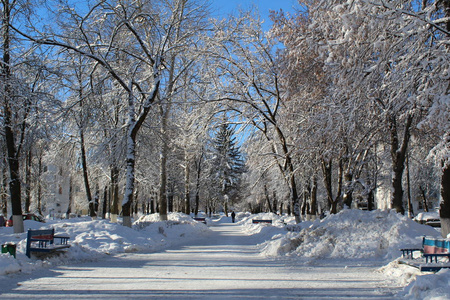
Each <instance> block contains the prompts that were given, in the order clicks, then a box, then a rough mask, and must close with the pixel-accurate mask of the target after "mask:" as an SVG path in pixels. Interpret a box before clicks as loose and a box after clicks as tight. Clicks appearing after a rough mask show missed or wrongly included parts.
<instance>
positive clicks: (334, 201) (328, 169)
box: [322, 158, 343, 214]
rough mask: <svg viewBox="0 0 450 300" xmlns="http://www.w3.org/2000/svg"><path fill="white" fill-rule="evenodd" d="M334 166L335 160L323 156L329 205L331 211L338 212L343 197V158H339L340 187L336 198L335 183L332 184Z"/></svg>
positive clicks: (324, 179) (324, 177) (323, 170)
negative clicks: (334, 192) (334, 194)
mask: <svg viewBox="0 0 450 300" xmlns="http://www.w3.org/2000/svg"><path fill="white" fill-rule="evenodd" d="M332 168H333V161H332V160H331V159H329V160H327V159H325V158H322V172H323V182H324V185H325V191H326V193H327V201H328V207H329V209H330V213H332V214H336V213H337V207H338V203H339V201H340V200H341V197H342V195H341V194H342V177H343V166H342V160H339V165H338V168H339V169H338V187H337V193H336V198H334V197H333V185H332Z"/></svg>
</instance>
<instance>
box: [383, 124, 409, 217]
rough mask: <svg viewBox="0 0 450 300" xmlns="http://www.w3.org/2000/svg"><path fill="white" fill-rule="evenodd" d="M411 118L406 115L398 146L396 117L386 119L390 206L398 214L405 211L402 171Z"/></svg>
mask: <svg viewBox="0 0 450 300" xmlns="http://www.w3.org/2000/svg"><path fill="white" fill-rule="evenodd" d="M412 120H413V116H412V115H408V117H407V118H406V121H405V128H404V132H403V141H402V144H401V145H400V141H399V138H398V128H397V119H396V116H394V115H390V116H389V118H388V123H389V124H388V125H389V131H390V140H391V158H392V189H393V192H392V195H391V206H392V208H393V209H395V210H396V211H397V212H398V213H401V214H404V213H405V209H404V207H403V185H402V178H403V171H404V169H405V159H406V153H407V149H408V143H409V138H410V135H411V133H410V129H411V124H412Z"/></svg>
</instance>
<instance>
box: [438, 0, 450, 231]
mask: <svg viewBox="0 0 450 300" xmlns="http://www.w3.org/2000/svg"><path fill="white" fill-rule="evenodd" d="M442 5H443V7H444V11H445V16H446V17H447V18H448V19H447V22H446V27H447V32H449V31H450V2H449V1H442ZM447 48H448V46H447ZM449 92H450V91H449V90H448V89H447V96H448V94H449ZM444 139H445V144H444V147H446V149H447V151H449V150H448V149H449V148H450V133H449V132H446V133H445V135H444ZM447 155H448V152H447ZM442 164H443V166H442V177H441V205H440V209H439V215H440V217H441V235H442V237H444V238H446V237H448V236H449V234H450V161H449V158H448V157H447V159H446V160H444V161H443V162H442Z"/></svg>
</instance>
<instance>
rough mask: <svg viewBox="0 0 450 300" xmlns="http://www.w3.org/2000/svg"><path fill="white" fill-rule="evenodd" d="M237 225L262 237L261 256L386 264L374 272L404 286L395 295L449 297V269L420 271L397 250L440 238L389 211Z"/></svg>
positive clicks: (248, 221)
mask: <svg viewBox="0 0 450 300" xmlns="http://www.w3.org/2000/svg"><path fill="white" fill-rule="evenodd" d="M255 218H256V219H271V220H272V222H273V225H268V224H252V221H251V220H252V219H255ZM241 224H242V225H243V227H244V230H245V231H246V232H247V234H250V235H254V236H255V235H256V236H260V239H261V240H264V239H265V240H266V241H265V242H263V243H262V244H261V245H260V246H261V254H262V255H265V256H268V257H277V256H289V258H290V259H294V260H299V261H300V260H301V261H303V262H305V263H308V264H313V263H314V262H316V263H318V264H323V263H324V260H329V261H336V260H340V261H343V260H344V261H345V260H349V259H350V260H352V261H355V260H358V259H360V260H365V261H366V260H372V261H378V263H379V264H384V263H387V265H385V266H384V267H382V268H379V269H378V270H377V272H382V273H383V274H384V275H386V276H387V277H388V278H390V279H391V280H394V281H396V282H398V284H399V285H400V286H406V287H405V289H404V291H402V292H401V293H399V294H398V295H397V297H396V298H403V299H433V300H441V299H442V300H443V299H450V290H449V289H448V287H449V286H450V270H441V271H440V272H438V273H436V274H430V273H422V272H420V271H419V270H418V269H416V268H413V267H410V266H407V265H402V264H399V263H398V261H397V258H399V256H400V255H401V252H400V251H399V249H400V248H403V247H405V248H406V247H407V248H412V247H413V248H415V247H421V242H422V237H423V236H424V235H426V236H440V235H439V232H438V231H437V230H436V229H435V228H432V227H430V226H426V225H421V224H418V223H417V222H414V221H412V220H410V219H409V218H407V217H405V216H402V215H400V214H397V213H395V212H393V211H371V212H368V211H361V210H344V211H342V212H340V213H339V214H336V215H329V216H328V217H326V218H325V219H323V220H316V221H314V222H302V223H300V224H296V225H294V220H293V219H292V218H286V217H281V216H277V215H276V214H259V215H256V216H255V215H253V216H248V217H247V218H244V219H243V220H242V221H241ZM288 230H289V231H288ZM388 262H389V263H388Z"/></svg>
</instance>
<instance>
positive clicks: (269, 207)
mask: <svg viewBox="0 0 450 300" xmlns="http://www.w3.org/2000/svg"><path fill="white" fill-rule="evenodd" d="M264 198H265V199H266V203H267V208H268V210H269V212H271V213H273V208H272V204H271V203H270V197H269V191H268V190H267V185H266V184H264Z"/></svg>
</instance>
